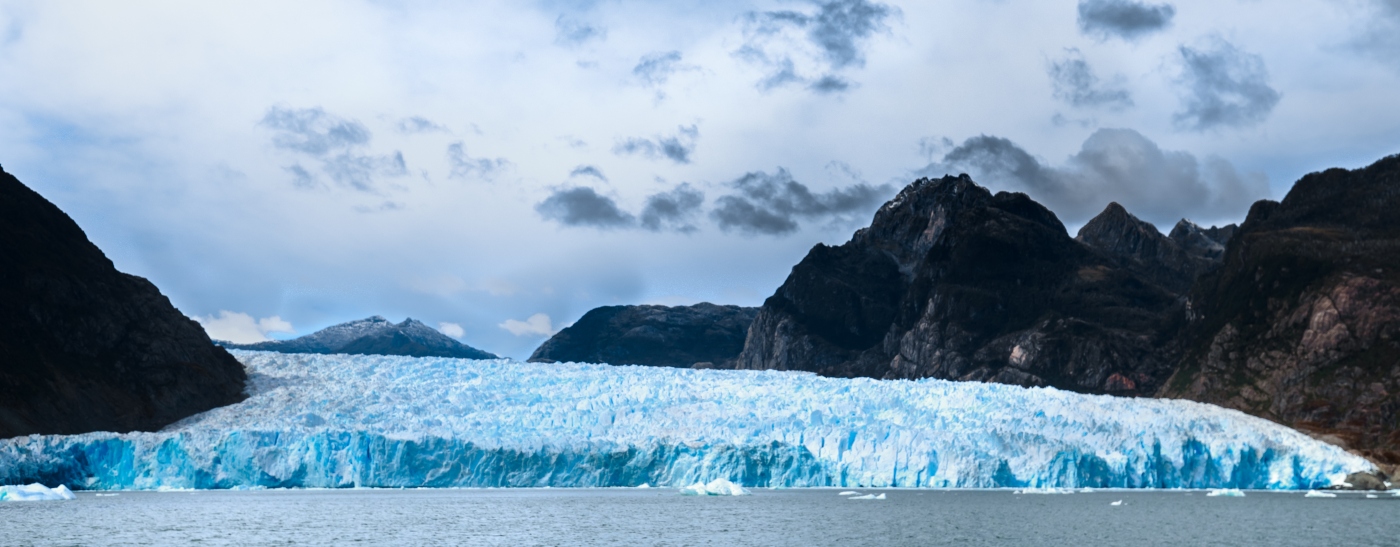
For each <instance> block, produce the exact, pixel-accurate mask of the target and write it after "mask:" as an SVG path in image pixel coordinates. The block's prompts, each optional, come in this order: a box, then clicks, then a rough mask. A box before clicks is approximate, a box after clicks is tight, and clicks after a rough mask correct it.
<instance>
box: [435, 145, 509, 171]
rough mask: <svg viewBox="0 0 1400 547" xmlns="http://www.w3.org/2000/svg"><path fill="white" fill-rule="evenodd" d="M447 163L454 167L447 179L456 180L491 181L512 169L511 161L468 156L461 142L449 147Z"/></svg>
mask: <svg viewBox="0 0 1400 547" xmlns="http://www.w3.org/2000/svg"><path fill="white" fill-rule="evenodd" d="M447 163H448V165H450V166H451V167H452V171H451V172H450V173H448V175H447V177H448V178H454V179H465V178H473V177H476V178H483V179H491V178H494V177H495V176H496V175H498V174H500V173H501V172H502V171H504V170H506V169H508V168H510V161H508V160H506V159H505V158H473V157H471V156H469V155H467V147H466V145H464V144H462V143H461V142H454V143H452V144H449V145H447Z"/></svg>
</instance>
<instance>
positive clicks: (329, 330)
mask: <svg viewBox="0 0 1400 547" xmlns="http://www.w3.org/2000/svg"><path fill="white" fill-rule="evenodd" d="M219 343H220V344H222V345H223V346H224V347H226V348H231V349H248V350H258V351H276V352H281V353H348V354H351V355H411V356H414V357H457V358H460V359H498V358H499V357H497V356H496V355H495V354H493V353H488V352H485V351H481V350H479V349H476V348H474V347H471V346H468V345H466V344H463V343H461V342H458V341H456V340H453V339H452V338H451V337H450V336H447V335H446V334H443V333H441V332H438V331H437V329H434V328H432V327H429V326H427V325H424V324H423V323H422V322H419V321H416V320H414V319H412V318H408V319H404V320H403V322H402V323H398V324H394V323H393V322H391V321H389V320H388V319H385V318H383V317H380V316H378V315H376V316H374V317H370V318H368V319H360V320H358V321H350V322H348V323H341V324H339V325H333V326H330V327H326V328H324V329H321V330H319V331H316V332H314V333H311V334H308V335H306V336H302V337H299V338H294V339H291V340H274V341H270V342H258V343H256V344H233V343H229V342H219Z"/></svg>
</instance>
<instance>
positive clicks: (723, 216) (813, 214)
mask: <svg viewBox="0 0 1400 547" xmlns="http://www.w3.org/2000/svg"><path fill="white" fill-rule="evenodd" d="M730 186H731V187H733V188H734V189H735V190H736V192H735V193H734V194H731V195H727V196H723V197H720V198H719V199H717V200H715V208H714V210H712V211H710V218H712V219H714V221H715V222H716V223H718V224H719V227H720V229H722V230H724V231H726V232H728V231H738V232H742V233H748V234H766V235H782V234H789V233H792V232H795V231H797V228H798V222H797V221H798V220H799V219H800V220H818V219H822V218H827V219H833V220H834V219H841V218H848V217H849V216H850V215H853V214H858V213H868V212H871V211H873V210H874V209H875V207H876V206H878V205H879V204H880V203H881V202H883V201H884V200H885V199H886V198H887V197H889V195H890V194H892V193H893V189H892V188H891V187H890V186H889V185H880V186H871V185H869V184H865V183H858V184H854V185H851V186H848V187H845V188H837V189H833V190H831V191H829V192H826V193H824V194H816V193H813V192H812V191H811V189H809V188H807V186H806V185H804V184H802V183H800V182H797V181H795V180H793V178H792V175H791V174H789V173H788V172H787V170H786V169H783V168H778V172H777V173H774V174H772V175H769V174H767V173H764V172H761V171H759V172H753V173H747V174H745V175H744V176H742V177H739V178H738V179H736V180H735V181H733V182H731V183H730Z"/></svg>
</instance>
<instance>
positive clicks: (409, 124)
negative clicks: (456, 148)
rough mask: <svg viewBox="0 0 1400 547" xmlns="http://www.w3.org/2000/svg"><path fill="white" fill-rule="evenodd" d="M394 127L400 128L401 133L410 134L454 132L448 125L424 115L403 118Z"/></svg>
mask: <svg viewBox="0 0 1400 547" xmlns="http://www.w3.org/2000/svg"><path fill="white" fill-rule="evenodd" d="M394 127H395V128H396V129H398V130H399V132H400V133H404V134H409V135H411V134H414V133H433V132H443V133H451V132H452V131H451V130H449V129H447V127H446V126H444V125H441V124H438V123H436V122H434V121H432V120H429V119H427V118H424V117H422V116H410V117H407V118H404V119H401V120H399V123H397V124H395V126H394Z"/></svg>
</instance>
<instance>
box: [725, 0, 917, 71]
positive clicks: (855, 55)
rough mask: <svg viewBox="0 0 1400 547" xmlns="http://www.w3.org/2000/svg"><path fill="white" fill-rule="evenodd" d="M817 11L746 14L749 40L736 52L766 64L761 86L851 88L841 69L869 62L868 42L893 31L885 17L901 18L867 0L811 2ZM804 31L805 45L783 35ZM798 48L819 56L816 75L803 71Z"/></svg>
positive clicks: (896, 13)
mask: <svg viewBox="0 0 1400 547" xmlns="http://www.w3.org/2000/svg"><path fill="white" fill-rule="evenodd" d="M810 3H811V4H812V5H813V6H814V7H815V8H816V9H815V11H795V10H777V11H755V12H749V13H747V14H745V15H744V45H743V46H741V47H740V48H739V49H738V51H736V52H735V55H736V56H738V57H739V58H741V59H743V60H745V61H748V62H750V63H753V64H756V65H758V66H762V67H763V68H764V70H765V71H766V73H767V74H766V75H765V76H764V78H763V79H762V80H760V81H759V83H758V87H759V88H760V89H765V90H767V89H773V88H775V87H780V86H785V85H790V84H798V85H803V86H806V87H807V88H808V89H810V90H812V91H815V92H817V93H836V92H841V91H845V90H847V89H849V88H850V87H851V85H852V83H851V81H850V80H848V79H846V78H845V77H843V76H841V75H840V74H839V73H840V72H842V71H844V70H846V69H848V68H860V67H863V66H865V52H864V47H865V45H866V42H867V41H869V39H870V38H871V37H872V36H874V35H875V34H876V33H879V32H885V31H888V30H889V25H888V24H887V23H886V21H887V20H888V19H890V18H893V17H898V16H899V14H900V12H899V8H896V7H893V6H890V5H887V4H881V3H878V2H868V1H866V0H835V1H830V2H821V1H813V2H810ZM787 33H797V34H800V35H801V36H802V37H803V39H804V40H805V44H800V45H799V44H792V43H790V41H788V40H784V39H782V37H783V36H784V35H785V34H787ZM795 47H805V48H814V49H815V52H816V54H817V57H818V58H819V59H820V66H819V67H818V73H817V74H803V73H801V71H800V70H799V68H798V63H797V61H795V60H794V55H795V54H797V52H796V51H793V49H794V48H795Z"/></svg>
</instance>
